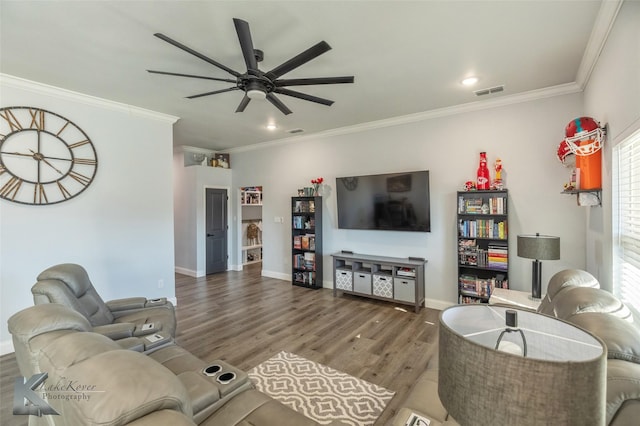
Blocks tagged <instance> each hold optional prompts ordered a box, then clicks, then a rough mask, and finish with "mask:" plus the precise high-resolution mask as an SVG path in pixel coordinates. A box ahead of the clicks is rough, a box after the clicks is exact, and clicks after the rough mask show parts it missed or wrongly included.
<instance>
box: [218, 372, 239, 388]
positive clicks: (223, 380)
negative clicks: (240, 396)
mask: <svg viewBox="0 0 640 426" xmlns="http://www.w3.org/2000/svg"><path fill="white" fill-rule="evenodd" d="M235 379H236V373H233V372H227V373H222V374H221V375H220V376H218V378H217V379H216V380H217V381H218V383H220V384H222V385H226V384H228V383H231V382H232V381H234V380H235Z"/></svg>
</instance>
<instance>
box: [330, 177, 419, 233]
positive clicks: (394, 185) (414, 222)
mask: <svg viewBox="0 0 640 426" xmlns="http://www.w3.org/2000/svg"><path fill="white" fill-rule="evenodd" d="M336 197H337V204H338V228H341V229H380V230H389V231H416V232H430V231H431V215H430V209H429V171H428V170H423V171H417V172H404V173H388V174H379V175H368V176H348V177H338V178H336Z"/></svg>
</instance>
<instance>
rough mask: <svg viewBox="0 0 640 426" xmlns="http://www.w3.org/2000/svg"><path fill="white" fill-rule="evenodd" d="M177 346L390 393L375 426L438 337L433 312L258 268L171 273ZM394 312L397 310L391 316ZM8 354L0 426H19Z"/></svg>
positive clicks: (1, 375)
mask: <svg viewBox="0 0 640 426" xmlns="http://www.w3.org/2000/svg"><path fill="white" fill-rule="evenodd" d="M176 297H177V300H178V305H177V308H176V316H177V319H178V329H177V333H176V341H177V342H178V344H180V345H181V346H183V347H184V348H185V349H187V350H189V351H190V352H191V353H193V354H194V355H196V356H197V357H199V358H201V359H203V360H205V361H213V360H215V359H222V360H224V361H227V362H229V363H230V364H232V365H235V366H237V367H239V368H241V369H243V370H245V371H247V370H250V369H251V368H253V367H255V366H256V365H258V364H260V363H261V362H263V361H266V360H267V359H269V358H271V357H272V356H274V355H275V354H277V353H278V352H280V351H287V352H291V353H295V354H297V355H299V356H302V357H305V358H307V359H310V360H312V361H316V362H319V363H322V364H325V365H327V366H330V367H332V368H334V369H336V370H340V371H343V372H345V373H348V374H351V375H353V376H356V377H360V378H362V379H364V380H367V381H369V382H371V383H375V384H377V385H380V386H383V387H385V388H387V389H389V390H392V391H395V392H396V395H395V397H394V398H393V399H392V400H391V402H390V403H389V405H388V406H387V409H386V410H385V411H384V413H383V414H382V416H381V417H380V418H379V419H378V421H377V423H376V425H386V424H389V423H391V419H392V418H393V416H394V415H395V412H396V410H397V409H398V408H399V406H400V404H401V403H402V401H403V400H404V398H405V396H406V393H407V391H408V390H409V389H410V387H411V385H412V384H413V381H414V380H415V378H416V377H417V376H418V375H419V374H420V373H421V372H422V371H423V370H424V368H425V367H426V365H427V362H428V360H429V358H430V357H431V355H432V353H431V352H432V350H433V349H434V348H435V346H434V345H433V343H434V342H436V341H437V338H438V331H437V330H438V328H437V322H438V313H439V311H437V310H433V309H422V310H421V311H420V313H418V314H416V313H414V312H413V310H412V309H411V308H408V309H405V307H401V305H395V304H391V303H384V302H379V301H375V300H369V299H365V298H359V297H356V296H349V295H343V296H339V297H335V298H334V297H333V294H332V291H331V290H329V289H322V290H309V289H305V288H301V287H295V286H292V285H291V284H290V283H289V282H286V281H282V280H277V279H273V278H265V277H261V276H260V264H257V265H251V267H249V268H245V270H244V271H242V272H235V271H232V272H225V273H221V274H215V275H210V276H207V277H205V278H191V277H188V276H185V275H179V274H176ZM398 308H401V309H398ZM16 376H19V371H18V368H17V363H16V360H15V356H14V355H13V354H10V355H5V356H2V357H0V386H1V387H2V388H1V392H0V396H1V400H0V402H1V404H2V410H1V411H2V412H1V416H0V423H1V424H3V425H19V426H20V425H26V424H27V422H26V418H24V417H21V416H13V415H12V414H11V407H12V398H13V381H14V379H15V377H16Z"/></svg>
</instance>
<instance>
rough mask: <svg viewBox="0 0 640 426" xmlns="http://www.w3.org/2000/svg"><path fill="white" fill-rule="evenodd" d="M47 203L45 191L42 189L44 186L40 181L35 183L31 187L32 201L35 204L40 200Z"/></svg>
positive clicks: (40, 202) (39, 202)
mask: <svg viewBox="0 0 640 426" xmlns="http://www.w3.org/2000/svg"><path fill="white" fill-rule="evenodd" d="M43 201H44V202H45V203H48V202H49V199H48V198H47V193H46V192H45V190H44V186H42V184H41V183H36V186H35V187H34V188H33V202H34V203H36V204H42V202H43Z"/></svg>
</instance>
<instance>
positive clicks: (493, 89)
mask: <svg viewBox="0 0 640 426" xmlns="http://www.w3.org/2000/svg"><path fill="white" fill-rule="evenodd" d="M503 90H504V85H502V84H501V85H500V86H495V87H489V88H488V89H481V90H475V91H474V92H473V93H475V94H476V96H484V95H490V94H491V93H498V92H502V91H503Z"/></svg>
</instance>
